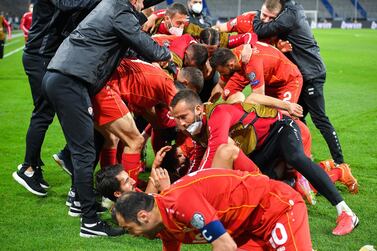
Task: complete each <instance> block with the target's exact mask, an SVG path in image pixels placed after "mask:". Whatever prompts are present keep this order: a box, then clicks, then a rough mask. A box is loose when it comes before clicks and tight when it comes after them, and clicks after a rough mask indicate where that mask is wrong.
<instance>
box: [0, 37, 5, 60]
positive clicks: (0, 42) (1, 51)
mask: <svg viewBox="0 0 377 251" xmlns="http://www.w3.org/2000/svg"><path fill="white" fill-rule="evenodd" d="M4 47H5V40H0V58H3V57H4Z"/></svg>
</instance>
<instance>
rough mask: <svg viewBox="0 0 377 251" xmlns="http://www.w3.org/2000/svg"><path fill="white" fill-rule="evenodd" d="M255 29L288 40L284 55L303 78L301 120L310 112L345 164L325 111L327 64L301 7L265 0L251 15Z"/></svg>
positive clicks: (334, 154)
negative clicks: (324, 86) (255, 12)
mask: <svg viewBox="0 0 377 251" xmlns="http://www.w3.org/2000/svg"><path fill="white" fill-rule="evenodd" d="M254 32H255V33H257V34H258V37H259V38H261V39H264V38H269V37H273V36H278V37H279V38H281V39H283V40H288V41H290V43H291V44H292V46H293V49H292V51H291V52H289V53H288V54H287V57H288V58H289V59H290V60H292V62H293V63H295V64H296V65H297V66H298V68H299V69H300V71H301V74H302V76H303V79H304V82H303V89H302V92H301V95H300V99H299V104H301V105H302V107H303V108H304V118H303V121H304V122H305V117H306V115H307V114H308V113H310V117H311V118H312V120H313V123H314V125H315V126H316V127H317V128H318V129H319V130H320V132H321V134H322V136H323V137H324V139H325V140H326V143H327V145H328V147H329V149H330V153H331V156H332V158H333V159H334V161H335V163H336V165H347V164H346V163H345V162H344V157H343V154H342V148H341V145H340V141H339V138H338V135H337V133H336V131H335V129H334V127H333V125H332V124H331V122H330V120H329V118H328V117H327V115H326V112H325V99H324V95H323V85H324V83H325V81H326V67H325V64H324V63H323V60H322V58H321V55H320V52H319V47H318V45H317V41H316V40H315V39H314V36H313V33H312V31H311V28H310V26H309V23H308V22H307V20H306V17H305V13H304V9H303V7H302V6H301V5H300V4H299V3H297V2H295V1H291V0H286V1H280V0H266V1H265V2H264V4H263V5H262V8H261V10H260V12H259V13H258V14H257V15H256V16H255V18H254Z"/></svg>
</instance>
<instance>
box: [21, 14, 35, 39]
mask: <svg viewBox="0 0 377 251" xmlns="http://www.w3.org/2000/svg"><path fill="white" fill-rule="evenodd" d="M32 17H33V12H26V13H25V14H24V15H23V16H22V18H21V23H20V28H21V30H22V31H23V33H24V37H28V35H29V30H30V27H31V22H32Z"/></svg>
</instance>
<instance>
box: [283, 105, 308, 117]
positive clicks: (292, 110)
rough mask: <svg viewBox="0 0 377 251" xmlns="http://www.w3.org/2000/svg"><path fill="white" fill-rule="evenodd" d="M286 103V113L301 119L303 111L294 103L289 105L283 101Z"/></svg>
mask: <svg viewBox="0 0 377 251" xmlns="http://www.w3.org/2000/svg"><path fill="white" fill-rule="evenodd" d="M285 102H286V103H287V111H288V113H289V114H290V115H292V116H295V117H303V116H304V115H303V112H304V110H303V109H302V106H301V105H299V104H296V103H291V102H289V101H285Z"/></svg>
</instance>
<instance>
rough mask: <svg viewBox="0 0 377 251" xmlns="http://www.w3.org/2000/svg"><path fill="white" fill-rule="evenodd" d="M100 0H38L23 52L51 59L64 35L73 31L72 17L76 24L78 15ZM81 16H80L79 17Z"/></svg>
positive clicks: (91, 7)
mask: <svg viewBox="0 0 377 251" xmlns="http://www.w3.org/2000/svg"><path fill="white" fill-rule="evenodd" d="M99 1H100V0H80V1H77V0H53V1H51V0H38V1H37V2H36V3H35V4H34V10H33V23H32V26H31V28H30V31H29V39H28V41H27V43H26V46H25V52H26V53H28V54H32V55H38V56H43V57H47V58H52V57H53V56H54V55H55V52H56V50H57V49H58V47H59V45H60V44H61V42H62V41H63V40H64V38H65V36H64V34H69V32H71V31H72V30H73V28H74V27H71V26H73V17H74V18H75V19H76V22H77V23H76V24H75V25H77V24H78V22H79V21H81V20H77V18H79V15H78V13H79V12H82V11H84V12H85V11H89V10H91V9H93V8H94V7H95V5H96V4H97V3H98V2H99ZM80 16H82V15H80ZM82 18H83V17H81V19H82Z"/></svg>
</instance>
